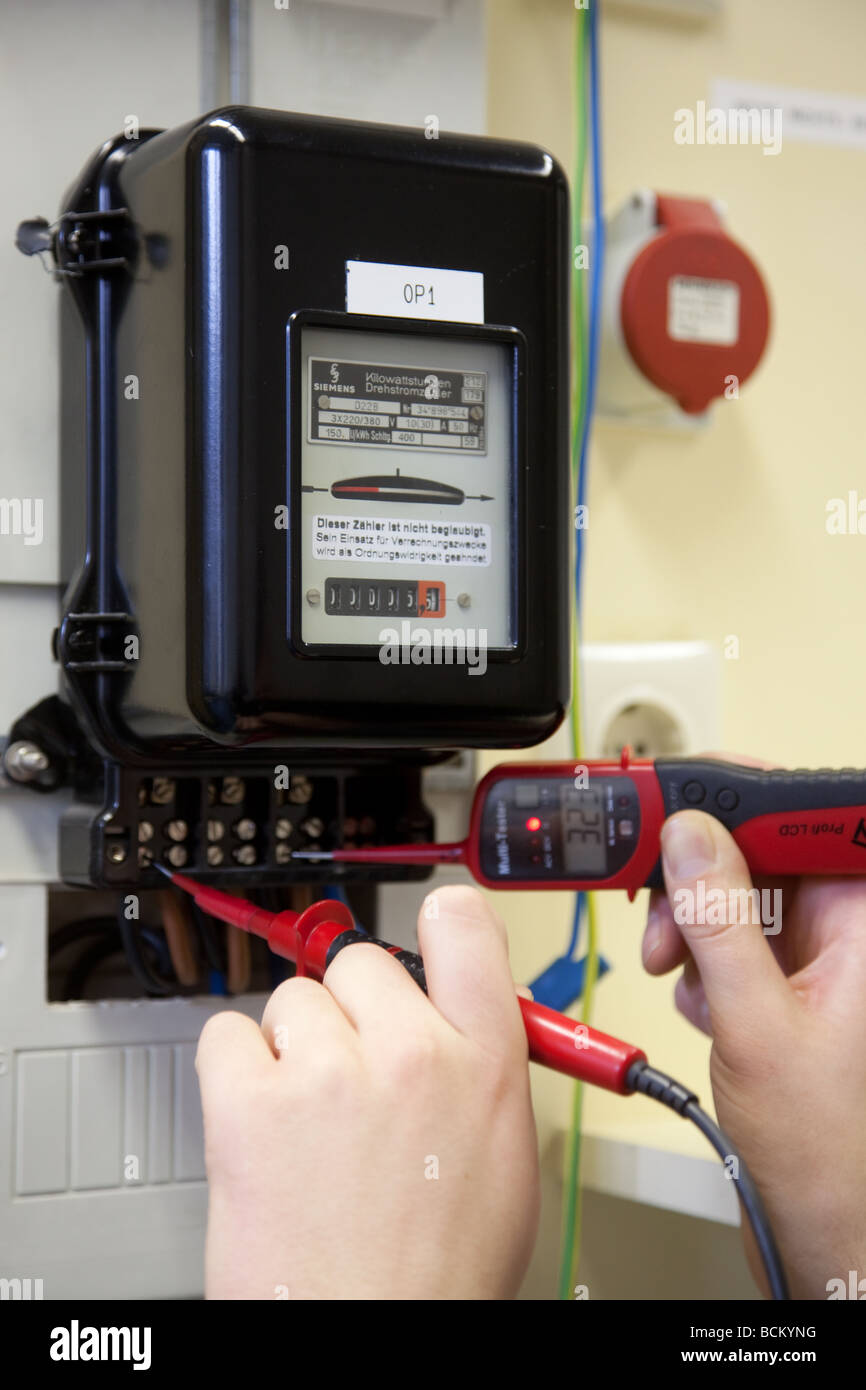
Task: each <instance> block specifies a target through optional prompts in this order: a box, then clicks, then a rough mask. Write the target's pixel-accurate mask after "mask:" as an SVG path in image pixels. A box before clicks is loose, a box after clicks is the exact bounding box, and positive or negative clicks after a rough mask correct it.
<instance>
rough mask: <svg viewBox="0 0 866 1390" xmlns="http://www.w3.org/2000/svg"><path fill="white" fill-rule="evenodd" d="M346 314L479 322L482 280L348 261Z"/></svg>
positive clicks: (469, 274) (462, 273)
mask: <svg viewBox="0 0 866 1390" xmlns="http://www.w3.org/2000/svg"><path fill="white" fill-rule="evenodd" d="M346 312H347V313H349V314H380V315H381V314H384V315H386V316H390V317H392V318H401V319H446V320H448V321H449V322H451V323H483V322H484V276H483V274H482V273H481V271H480V270H442V269H437V268H435V267H431V266H423V265H387V264H384V263H382V262H379V261H347V262H346Z"/></svg>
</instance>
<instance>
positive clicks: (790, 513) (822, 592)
mask: <svg viewBox="0 0 866 1390" xmlns="http://www.w3.org/2000/svg"><path fill="white" fill-rule="evenodd" d="M722 10H723V13H722V14H721V15H720V16H719V17H718V18H717V19H714V20H712V21H710V22H702V23H695V22H684V21H677V20H672V19H665V18H659V17H654V16H647V15H645V14H641V13H640V12H637V11H635V10H633V9H632V10H630V9H628V8H627V7H626V6H624V5H620V4H614V3H611V2H610V0H608V2H607V3H606V4H604V5H603V10H602V14H603V20H602V25H601V41H602V89H603V144H604V164H605V179H606V203H607V208H608V210H612V209H614V208H616V207H617V206H619V205H620V203H621V202H622V201H623V199H624V198H625V197H626V196H627V195H628V194H630V193H631V192H632V191H633V190H635V189H637V188H640V187H650V188H655V189H658V190H661V191H665V192H670V193H683V194H692V195H712V196H714V197H718V198H721V199H722V200H724V201H725V202H726V203H727V205H728V213H729V227H730V230H731V231H732V233H733V234H734V235H735V236H736V237H737V238H738V239H739V240H741V241H742V242H743V244H744V245H745V246H746V248H747V249H748V250H749V251H750V252H751V254H752V255H753V256H754V257H755V259H756V260H757V262H758V264H759V266H760V267H761V268H762V269H763V272H764V274H765V277H766V279H767V281H768V284H769V289H770V295H771V300H772V316H773V321H772V336H771V342H770V348H769V351H768V354H767V356H766V357H765V359H764V362H763V364H762V365H761V367H760V369H759V371H758V373H757V374H756V375H755V376H754V378H753V379H752V380H751V381H750V382H748V383H747V384H746V385H745V386H744V388H743V391H742V394H741V397H740V399H739V400H738V401H732V402H728V403H725V404H723V405H722V406H720V407H718V408H717V410H716V413H715V417H714V419H713V422H712V424H711V427H710V428H709V429H708V430H707V431H705V432H704V433H702V434H698V435H696V436H685V437H682V438H680V437H676V436H671V435H662V434H659V435H652V434H649V433H645V432H638V431H623V430H622V429H618V428H614V427H610V426H607V427H606V426H604V425H599V426H597V427H596V429H595V433H594V437H593V443H592V451H591V483H590V492H589V501H590V529H589V533H588V538H589V539H588V555H587V567H586V590H585V609H584V612H585V620H584V622H585V633H586V636H587V638H589V639H591V640H593V641H612V640H621V641H639V640H652V639H662V638H708V639H712V640H714V641H716V642H717V643H719V644H721V643H722V642H723V640H724V638H725V637H726V636H727V635H729V634H734V635H736V636H737V637H738V638H739V643H740V652H741V655H740V658H739V660H728V661H725V662H724V663H723V680H724V685H723V721H724V722H723V729H724V742H725V746H726V747H727V748H728V749H729V750H731V751H734V752H737V751H739V752H744V753H752V754H755V755H761V756H765V757H769V758H774V759H777V760H778V761H779V762H782V763H788V764H790V765H793V766H797V765H800V766H802V765H810V764H811V765H815V766H818V765H834V764H835V765H840V766H841V765H846V764H848V765H852V764H854V765H861V764H862V762H863V760H864V758H866V747H864V743H866V738H864V725H866V720H864V715H863V694H862V689H861V687H860V679H861V678H862V675H863V672H864V665H866V656H864V653H866V631H864V628H866V606H864V603H863V601H862V599H863V594H864V588H866V585H864V579H866V537H859V536H830V535H828V534H827V532H826V529H825V516H826V511H825V509H826V504H827V502H828V499H830V498H833V497H844V496H846V495H847V493H848V491H849V489H857V488H859V489H860V490H861V493H862V495H863V496H864V497H866V469H864V466H863V455H864V446H863V432H864V427H863V419H862V415H863V401H864V397H866V273H864V269H863V259H864V242H866V236H864V232H866V151H857V150H846V149H837V148H830V147H821V146H817V145H807V144H795V143H785V144H784V145H783V149H782V152H781V153H780V154H779V155H778V156H777V157H769V156H765V155H764V154H763V153H762V151H761V149H760V148H755V147H708V146H692V147H688V146H686V147H684V146H680V145H676V144H675V143H674V140H673V112H674V111H675V110H676V109H677V108H679V107H683V106H688V107H694V104H695V102H696V101H698V100H699V99H703V100H705V101H707V102H710V101H711V84H712V81H713V79H714V78H717V77H728V78H739V79H751V80H760V81H763V82H765V83H768V84H774V85H780V86H789V87H797V88H811V89H814V90H818V91H838V92H842V93H848V94H858V93H860V94H862V92H863V86H864V77H863V56H864V54H866V6H864V5H863V4H862V3H860V2H859V0H825V3H824V4H822V5H815V4H814V3H811V0H761V3H760V4H755V3H754V0H723V4H722ZM573 17H574V11H573V6H572V2H571V0H489V3H488V39H489V59H490V78H489V127H488V128H489V133H490V134H492V135H499V136H514V137H519V138H521V139H528V140H533V141H537V142H538V143H540V144H542V145H545V146H546V147H547V148H548V149H550V150H551V151H552V152H553V153H554V154H555V155H556V156H557V157H558V158H559V159H560V161H561V162H562V163H563V164H564V166H565V168H566V169H568V170H570V169H571V158H572V138H571V137H572V121H573V116H572V85H571V84H572V66H571V28H572V23H573ZM554 750H555V751H556V752H557V753H558V754H559V755H565V752H566V745H565V743H564V742H563V741H562V740H561V739H560V738H558V739H557V740H555V741H554ZM498 906H499V907H500V910H504V915H505V916H506V918H507V921H508V923H509V927H510V929H511V940H512V954H513V963H514V968H515V973H516V975H517V976H518V977H520V978H528V977H530V976H531V975H532V974H533V973H535V972H536V971H537V970H538V969H539V968H540V967H541V966H542V965H543V964H545V963H546V962H547V961H548V960H549V959H550V958H551V956H552V955H553V954H554V952H555V951H556V950H558V949H560V948H561V946H562V944H563V942H564V939H565V933H566V930H567V923H568V915H569V905H568V903H567V901H566V900H564V899H563V900H559V899H557V900H555V901H554V900H552V899H551V898H550V897H548V895H538V896H537V897H530V896H525V895H524V896H520V897H518V896H515V897H514V898H511V897H509V898H508V901H507V902H506V903H504V904H503V902H502V897H501V896H500V898H499V900H498ZM644 910H645V909H644V905H643V904H642V903H641V902H640V901H639V902H638V903H637V904H635V905H634V906H629V904H628V903H626V902H624V901H622V900H620V899H619V898H617V899H614V898H613V897H609V898H607V899H605V900H603V901H602V902H601V904H600V913H601V924H602V949H603V951H604V953H605V954H606V955H607V956H608V958H609V959H610V960H612V961H613V962H614V964H615V971H614V973H613V974H612V975H611V976H609V977H608V978H607V979H606V980H605V981H604V982H603V983H602V984H601V986H600V987H599V992H598V995H597V1008H596V1013H595V1021H596V1022H597V1023H598V1024H599V1025H600V1026H601V1027H603V1028H606V1029H608V1030H610V1031H612V1032H615V1033H620V1034H621V1035H623V1036H626V1037H630V1038H631V1039H632V1040H634V1041H638V1042H641V1043H642V1044H644V1045H645V1046H647V1047H648V1048H649V1049H650V1050H651V1054H652V1055H653V1057H654V1058H655V1060H656V1061H657V1062H658V1064H659V1065H660V1066H669V1067H670V1068H671V1070H673V1071H674V1072H675V1073H676V1074H677V1075H678V1076H680V1077H681V1078H682V1079H683V1080H684V1081H686V1082H689V1083H691V1084H693V1085H694V1086H695V1087H696V1088H698V1089H699V1090H700V1091H701V1092H702V1093H703V1094H704V1095H707V1093H708V1083H707V1072H706V1059H707V1051H708V1048H707V1045H706V1043H705V1040H703V1039H702V1038H701V1037H700V1036H699V1035H698V1034H696V1033H694V1032H693V1030H691V1029H690V1028H689V1027H688V1025H686V1024H685V1023H684V1022H683V1021H682V1020H681V1019H679V1018H678V1016H677V1015H676V1014H675V1012H674V1009H673V1006H672V1002H671V994H672V981H662V982H653V981H650V980H648V979H647V978H645V977H644V976H643V974H642V972H641V969H640V963H639V942H640V932H641V927H642V924H643V918H644ZM536 1085H537V1104H538V1113H539V1121H540V1128H541V1131H542V1139H543V1141H544V1139H545V1137H546V1136H548V1135H549V1134H550V1132H552V1131H553V1130H555V1129H556V1128H557V1127H558V1126H561V1125H562V1124H563V1123H564V1121H565V1118H566V1114H567V1106H568V1090H567V1087H565V1086H564V1085H562V1084H561V1083H560V1082H559V1080H558V1079H557V1078H552V1077H544V1078H539V1079H537V1081H536ZM640 1107H644V1108H645V1113H648V1112H649V1108H650V1102H648V1101H644V1100H639V1099H634V1100H630V1101H628V1102H623V1101H620V1100H617V1099H616V1098H613V1097H607V1096H603V1095H600V1094H599V1093H592V1095H591V1097H590V1100H589V1104H588V1108H587V1125H588V1127H589V1128H605V1129H608V1130H609V1129H610V1128H611V1127H612V1126H614V1125H620V1124H623V1123H625V1122H626V1111H627V1112H628V1119H633V1118H636V1117H638V1116H639V1114H640V1113H641V1112H640V1109H639V1108H640ZM653 1118H654V1117H653Z"/></svg>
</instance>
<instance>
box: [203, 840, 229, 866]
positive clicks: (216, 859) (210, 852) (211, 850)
mask: <svg viewBox="0 0 866 1390" xmlns="http://www.w3.org/2000/svg"><path fill="white" fill-rule="evenodd" d="M224 859H225V854H224V853H223V851H222V850H221V849H220V847H219V845H208V847H207V862H208V863H209V864H210V865H211V867H212V868H216V867H217V866H218V865H219V864H221V863H222V862H223V860H224Z"/></svg>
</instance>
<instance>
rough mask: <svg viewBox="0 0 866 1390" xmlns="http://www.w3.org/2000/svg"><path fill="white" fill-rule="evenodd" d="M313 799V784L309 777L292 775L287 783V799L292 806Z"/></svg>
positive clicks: (300, 804)
mask: <svg viewBox="0 0 866 1390" xmlns="http://www.w3.org/2000/svg"><path fill="white" fill-rule="evenodd" d="M312 799H313V784H312V782H311V781H310V779H309V777H293V778H292V780H291V782H290V783H289V801H291V803H292V805H293V806H306V804H307V802H308V801H312Z"/></svg>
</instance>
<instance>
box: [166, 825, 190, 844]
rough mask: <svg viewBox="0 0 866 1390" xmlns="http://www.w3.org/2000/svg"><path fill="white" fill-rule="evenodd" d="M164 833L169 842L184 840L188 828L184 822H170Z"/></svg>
mask: <svg viewBox="0 0 866 1390" xmlns="http://www.w3.org/2000/svg"><path fill="white" fill-rule="evenodd" d="M165 833H166V835H167V836H168V838H169V839H170V840H175V841H179V840H185V839H186V837H187V835H188V834H189V826H188V825H187V823H186V821H185V820H170V821H169V822H168V825H167V826H166V827H165Z"/></svg>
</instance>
